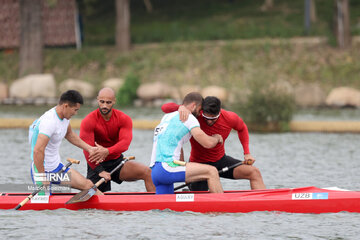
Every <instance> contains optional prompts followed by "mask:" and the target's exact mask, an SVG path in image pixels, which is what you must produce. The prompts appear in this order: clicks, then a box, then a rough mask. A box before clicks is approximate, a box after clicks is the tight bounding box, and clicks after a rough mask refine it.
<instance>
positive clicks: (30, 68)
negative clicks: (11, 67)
mask: <svg viewBox="0 0 360 240" xmlns="http://www.w3.org/2000/svg"><path fill="white" fill-rule="evenodd" d="M41 9H42V0H20V61H19V76H23V75H26V74H30V73H41V72H42V69H43V33H42V17H41V15H42V14H41Z"/></svg>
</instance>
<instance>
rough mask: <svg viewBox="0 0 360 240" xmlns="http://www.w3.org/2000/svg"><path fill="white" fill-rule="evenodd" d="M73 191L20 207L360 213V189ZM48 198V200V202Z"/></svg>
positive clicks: (2, 201)
mask: <svg viewBox="0 0 360 240" xmlns="http://www.w3.org/2000/svg"><path fill="white" fill-rule="evenodd" d="M73 195H74V194H71V193H69V194H55V195H52V196H50V197H49V199H46V198H45V201H44V199H43V201H44V202H42V201H41V199H38V201H40V203H35V202H34V201H33V200H31V202H28V203H27V204H25V205H24V206H23V207H22V208H21V209H20V210H46V209H49V210H54V209H59V208H66V209H71V210H79V209H101V210H113V211H148V210H155V209H159V210H164V209H170V210H173V211H179V212H183V211H193V212H202V213H206V212H253V211H280V212H290V213H336V212H341V211H346V212H358V213H360V192H359V191H346V190H341V189H325V188H324V189H323V188H316V187H304V188H294V189H267V190H248V191H226V192H225V193H221V194H211V193H207V192H197V193H194V192H179V193H176V194H171V195H170V194H169V195H168V194H166V195H155V194H153V193H106V194H105V195H103V196H93V197H92V198H91V199H90V200H88V201H87V202H82V203H75V204H68V205H65V202H67V201H68V200H69V199H70V198H71V197H72V196H73ZM27 196H28V194H21V193H2V194H1V196H0V209H13V208H15V207H16V205H17V204H18V203H20V202H21V201H22V200H24V198H26V197H27ZM46 201H48V202H46Z"/></svg>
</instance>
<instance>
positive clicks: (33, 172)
mask: <svg viewBox="0 0 360 240" xmlns="http://www.w3.org/2000/svg"><path fill="white" fill-rule="evenodd" d="M63 167H64V164H62V163H59V165H58V166H57V167H56V168H55V169H54V170H52V171H45V174H51V173H57V172H59V171H60V170H61V169H62V168H63ZM69 169H70V168H66V170H65V171H63V172H62V173H61V174H60V176H64V174H65V173H67V172H68V171H69ZM36 173H38V170H37V169H36V166H35V164H34V162H32V163H31V169H30V175H31V180H32V182H33V184H34V185H36V186H41V185H42V182H41V181H37V179H35V175H36ZM69 180H70V179H69ZM60 183H61V181H59V180H57V181H51V182H50V187H49V189H44V190H42V191H40V192H39V193H38V195H51V184H60Z"/></svg>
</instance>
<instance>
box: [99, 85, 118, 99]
mask: <svg viewBox="0 0 360 240" xmlns="http://www.w3.org/2000/svg"><path fill="white" fill-rule="evenodd" d="M99 97H100V98H109V99H113V100H115V92H114V90H112V89H111V88H108V87H106V88H103V89H101V90H100V91H99V94H98V98H99Z"/></svg>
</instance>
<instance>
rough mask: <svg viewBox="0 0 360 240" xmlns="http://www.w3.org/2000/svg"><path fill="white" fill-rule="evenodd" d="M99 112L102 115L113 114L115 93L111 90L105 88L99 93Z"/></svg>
mask: <svg viewBox="0 0 360 240" xmlns="http://www.w3.org/2000/svg"><path fill="white" fill-rule="evenodd" d="M97 101H98V105H99V110H100V113H101V114H102V115H108V114H109V113H111V111H112V108H113V106H114V105H115V102H116V101H115V92H114V90H112V89H111V88H103V89H101V90H100V91H99V94H98V96H97Z"/></svg>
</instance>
